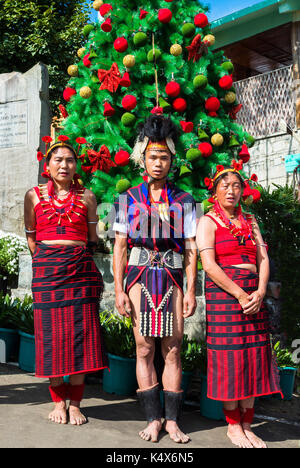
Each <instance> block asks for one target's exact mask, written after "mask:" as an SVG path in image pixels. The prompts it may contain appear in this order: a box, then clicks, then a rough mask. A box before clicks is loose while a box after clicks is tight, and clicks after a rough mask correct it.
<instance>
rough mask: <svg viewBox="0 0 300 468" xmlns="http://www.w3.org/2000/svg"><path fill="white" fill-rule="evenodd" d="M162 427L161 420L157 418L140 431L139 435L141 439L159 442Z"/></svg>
mask: <svg viewBox="0 0 300 468" xmlns="http://www.w3.org/2000/svg"><path fill="white" fill-rule="evenodd" d="M161 428H162V424H161V421H160V420H158V419H156V420H155V421H151V422H150V423H149V424H148V426H147V427H146V429H144V430H143V431H141V432H139V436H140V438H141V439H143V440H146V441H151V442H158V434H159V433H160V431H161Z"/></svg>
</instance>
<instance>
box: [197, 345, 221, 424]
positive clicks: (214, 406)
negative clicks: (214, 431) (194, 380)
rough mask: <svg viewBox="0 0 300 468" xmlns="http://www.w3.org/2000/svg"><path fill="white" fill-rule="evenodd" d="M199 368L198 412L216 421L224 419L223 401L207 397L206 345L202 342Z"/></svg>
mask: <svg viewBox="0 0 300 468" xmlns="http://www.w3.org/2000/svg"><path fill="white" fill-rule="evenodd" d="M199 370H200V379H201V390H200V412H201V414H202V416H204V417H205V418H208V419H214V420H216V421H225V416H224V412H223V402H222V401H218V400H212V399H211V398H208V397H207V346H206V343H204V342H203V343H202V347H201V354H200V356H199Z"/></svg>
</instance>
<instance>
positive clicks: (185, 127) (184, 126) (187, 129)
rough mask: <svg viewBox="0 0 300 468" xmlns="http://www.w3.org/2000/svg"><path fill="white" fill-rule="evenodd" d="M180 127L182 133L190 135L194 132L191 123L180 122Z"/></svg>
mask: <svg viewBox="0 0 300 468" xmlns="http://www.w3.org/2000/svg"><path fill="white" fill-rule="evenodd" d="M180 125H181V128H182V130H183V131H184V133H191V132H192V131H193V130H194V124H193V122H186V121H185V120H182V121H181V122H180Z"/></svg>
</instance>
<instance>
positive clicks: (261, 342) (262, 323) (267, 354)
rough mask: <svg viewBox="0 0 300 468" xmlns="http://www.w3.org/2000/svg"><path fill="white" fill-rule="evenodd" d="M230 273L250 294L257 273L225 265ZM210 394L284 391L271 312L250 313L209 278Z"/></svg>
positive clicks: (237, 396)
mask: <svg viewBox="0 0 300 468" xmlns="http://www.w3.org/2000/svg"><path fill="white" fill-rule="evenodd" d="M224 271H225V273H226V275H228V276H229V278H230V279H231V280H232V281H234V282H235V283H236V284H238V285H239V286H240V287H241V288H242V289H243V290H244V291H246V292H248V293H249V294H251V293H252V292H253V291H255V290H257V288H258V275H257V274H256V273H252V272H251V271H250V270H247V269H244V268H236V267H224ZM205 286H206V287H205V289H206V321H207V382H208V385H207V396H208V398H212V399H214V400H221V401H237V400H242V399H245V398H250V397H257V396H261V395H269V394H272V393H278V392H280V393H281V389H280V385H279V374H278V370H277V366H276V362H275V359H274V357H273V353H272V348H271V343H270V334H269V320H268V311H267V309H266V307H265V305H264V304H262V307H261V310H260V312H258V313H257V314H254V315H245V314H244V313H243V310H242V307H241V306H240V304H239V302H238V300H237V299H235V298H234V297H233V296H231V295H230V294H228V293H227V292H225V291H224V290H223V289H221V288H220V287H218V286H217V285H216V284H215V283H214V282H213V281H211V279H210V278H209V277H206V285H205Z"/></svg>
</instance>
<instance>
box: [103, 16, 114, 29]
mask: <svg viewBox="0 0 300 468" xmlns="http://www.w3.org/2000/svg"><path fill="white" fill-rule="evenodd" d="M101 29H102V31H104V32H110V31H111V30H112V25H111V19H110V18H107V19H106V20H105V21H104V23H102V24H101Z"/></svg>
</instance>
